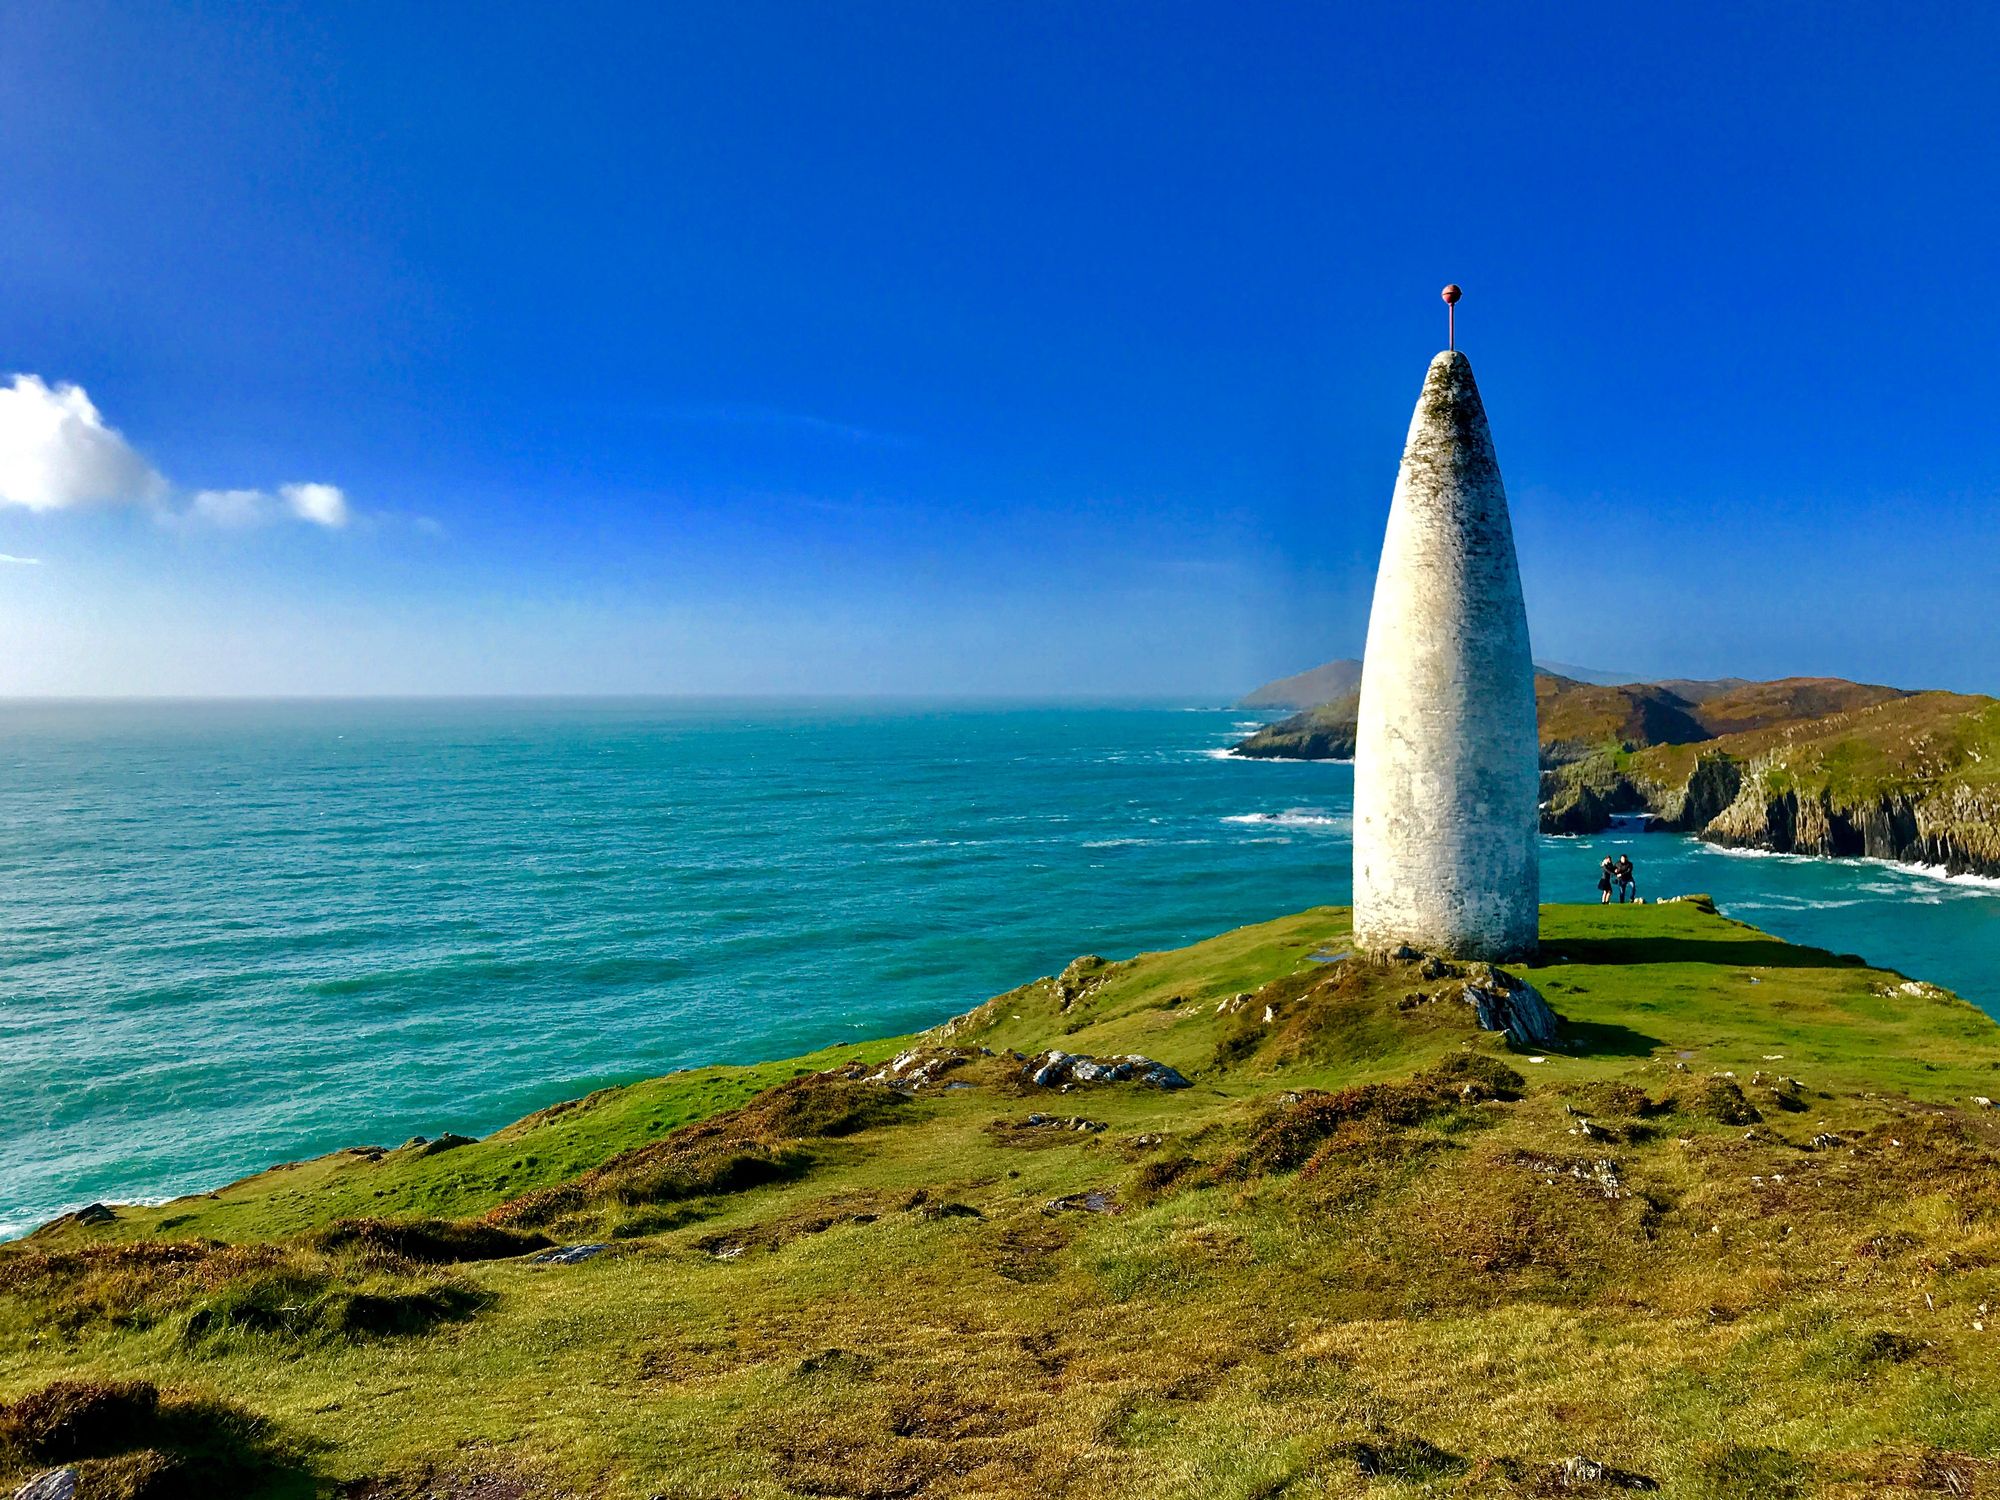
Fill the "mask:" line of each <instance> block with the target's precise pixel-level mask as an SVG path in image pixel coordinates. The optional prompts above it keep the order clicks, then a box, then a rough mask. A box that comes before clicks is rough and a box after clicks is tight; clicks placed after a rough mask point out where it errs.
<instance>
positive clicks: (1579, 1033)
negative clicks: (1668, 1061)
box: [1562, 1019, 1666, 1057]
mask: <svg viewBox="0 0 2000 1500" xmlns="http://www.w3.org/2000/svg"><path fill="white" fill-rule="evenodd" d="M1562 1035H1563V1041H1564V1042H1565V1043H1566V1044H1567V1045H1568V1046H1569V1047H1570V1048H1571V1049H1573V1050H1575V1051H1577V1052H1581V1053H1583V1054H1585V1055H1586V1056H1589V1057H1651V1056H1652V1055H1653V1052H1654V1050H1655V1049H1657V1048H1660V1047H1664V1046H1665V1045H1666V1043H1665V1042H1663V1041H1662V1040H1660V1038H1658V1037H1656V1036H1647V1035H1646V1033H1645V1032H1643V1031H1635V1030H1633V1029H1632V1028H1631V1027H1630V1026H1619V1025H1615V1024H1613V1023H1611V1022H1606V1021H1571V1020H1568V1019H1565V1020H1564V1021H1563V1027H1562Z"/></svg>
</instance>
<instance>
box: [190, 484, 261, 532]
mask: <svg viewBox="0 0 2000 1500" xmlns="http://www.w3.org/2000/svg"><path fill="white" fill-rule="evenodd" d="M187 513H188V519H189V520H191V521H205V522H207V523H208V524H209V525H211V526H221V527H223V528H225V529H228V530H232V531H233V530H237V529H240V528H242V527H245V526H262V525H263V524H264V523H265V522H266V521H268V520H270V519H271V497H270V496H269V495H267V494H265V493H264V492H263V491H262V490H202V491H201V492H200V493H198V494H197V495H196V496H195V497H194V499H193V500H191V501H189V502H188V511H187Z"/></svg>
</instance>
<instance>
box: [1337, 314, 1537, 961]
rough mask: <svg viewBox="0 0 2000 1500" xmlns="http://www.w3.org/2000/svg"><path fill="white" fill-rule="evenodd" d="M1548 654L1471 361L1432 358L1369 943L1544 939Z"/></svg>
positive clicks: (1369, 731)
mask: <svg viewBox="0 0 2000 1500" xmlns="http://www.w3.org/2000/svg"><path fill="white" fill-rule="evenodd" d="M1539 782H1540V770H1539V764H1538V747H1537V741H1536V732H1535V686H1534V665H1533V659H1532V657H1531V655H1530V652H1529V645H1528V619H1527V611H1526V608H1525V607H1524V605H1523V602H1522V598H1521V577H1520V570H1519V568H1518V566H1517V564H1516V562H1515V559H1514V537H1513V529H1512V527H1511V525H1510V524H1509V520H1508V515H1507V494H1506V490H1505V488H1504V486H1503V485H1502V484H1501V481H1500V465H1499V462H1498V460H1497V459H1496V458H1495V457H1494V452H1493V437H1492V434H1491V432H1490V431H1489V430H1488V428H1487V425H1486V408H1485V405H1484V403H1483V402H1481V400H1480V399H1479V387H1478V385H1477V384H1476V383H1475V382H1474V381H1473V378H1472V362H1471V361H1470V360H1468V359H1467V358H1466V357H1465V356H1464V355H1463V354H1461V353H1459V352H1458V351H1457V350H1456V349H1446V350H1444V351H1443V352H1442V353H1440V354H1438V355H1437V356H1436V357H1435V358H1434V359H1432V360H1431V363H1430V368H1429V369H1428V370H1427V371H1425V373H1424V384H1423V389H1422V390H1421V391H1420V392H1419V393H1418V395H1417V404H1416V409H1415V410H1414V411H1413V412H1412V413H1411V415H1410V430H1409V437H1408V438H1407V440H1406V441H1405V443H1404V446H1403V463H1402V468H1401V470H1400V472H1399V473H1398V474H1397V477H1396V490H1395V495H1394V497H1393V498H1392V500H1391V502H1390V507H1389V523H1388V528H1387V531H1386V533H1385V535H1384V537H1383V543H1382V562H1381V567H1380V569H1379V571H1378V572H1377V574H1376V579H1375V601H1374V605H1373V607H1372V609H1371V610H1370V612H1369V619H1368V647H1367V651H1366V654H1365V656H1364V665H1363V667H1362V676H1361V707H1360V713H1359V722H1358V724H1357V726H1356V734H1355V756H1354V938H1355V945H1356V947H1357V948H1359V949H1361V950H1362V951H1364V952H1368V953H1389V952H1393V951H1395V950H1396V949H1397V948H1399V947H1403V946H1409V947H1413V948H1418V949H1422V950H1423V951H1425V952H1430V953H1445V954H1450V955H1452V956H1454V957H1463V958H1484V959H1511V958H1519V957H1522V956H1524V955H1527V954H1531V953H1533V952H1534V951H1535V942H1536V925H1537V904H1536V903H1537V900H1538V896H1539V890H1540V872H1539V865H1538V858H1537V856H1538V851H1537V848H1536V824H1537V808H1536V803H1537V797H1538V792H1539Z"/></svg>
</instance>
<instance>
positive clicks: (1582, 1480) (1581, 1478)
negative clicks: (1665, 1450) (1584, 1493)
mask: <svg viewBox="0 0 2000 1500" xmlns="http://www.w3.org/2000/svg"><path fill="white" fill-rule="evenodd" d="M1556 1484H1557V1485H1558V1486H1559V1487H1560V1488H1562V1489H1566V1490H1580V1489H1594V1488H1599V1487H1602V1488H1608V1489H1620V1490H1647V1491H1652V1490H1657V1489H1659V1487H1660V1482H1659V1481H1658V1480H1657V1479H1651V1478H1648V1477H1647V1476H1646V1475H1644V1474H1635V1473H1633V1472H1632V1471H1631V1470H1630V1469H1617V1468H1613V1467H1612V1466H1611V1465H1610V1464H1607V1463H1600V1462H1599V1461H1598V1460H1597V1459H1594V1458H1585V1457H1584V1456H1583V1455H1582V1454H1580V1453H1579V1454H1576V1455H1575V1456H1573V1457H1571V1458H1566V1459H1564V1460H1563V1461H1562V1466H1561V1467H1560V1468H1559V1469H1558V1470H1557V1471H1556Z"/></svg>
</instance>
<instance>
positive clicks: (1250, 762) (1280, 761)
mask: <svg viewBox="0 0 2000 1500" xmlns="http://www.w3.org/2000/svg"><path fill="white" fill-rule="evenodd" d="M1194 753H1195V754H1196V755H1199V756H1203V757H1205V758H1206V759H1208V760H1233V761H1235V762H1237V763H1238V764H1239V765H1246V766H1351V765H1353V764H1354V762H1353V761H1352V760H1334V759H1332V758H1330V757H1322V758H1320V759H1316V760H1294V759H1291V758H1290V757H1288V756H1283V755H1238V754H1237V753H1236V752H1235V751H1234V750H1232V749H1230V748H1229V747H1228V746H1227V745H1218V746H1216V747H1215V748H1214V749H1212V750H1197V751H1195V752H1194Z"/></svg>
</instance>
